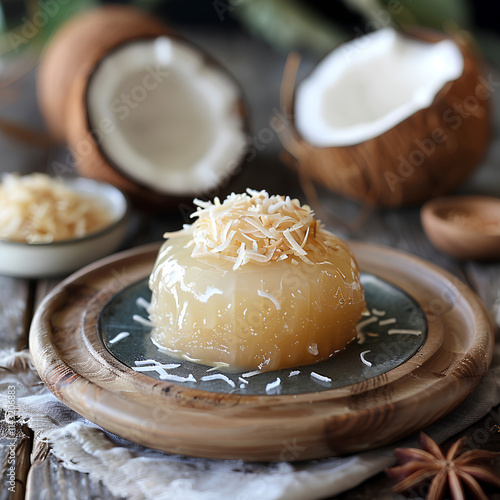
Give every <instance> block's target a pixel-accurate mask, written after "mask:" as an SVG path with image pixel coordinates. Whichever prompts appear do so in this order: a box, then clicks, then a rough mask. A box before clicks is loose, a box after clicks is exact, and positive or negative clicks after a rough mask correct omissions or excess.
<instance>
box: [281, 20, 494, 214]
mask: <svg viewBox="0 0 500 500" xmlns="http://www.w3.org/2000/svg"><path fill="white" fill-rule="evenodd" d="M406 36H408V37H412V38H415V39H417V40H422V41H427V42H431V43H435V42H438V41H440V40H443V39H446V38H448V37H446V36H445V35H444V34H441V33H437V32H434V31H428V30H423V29H419V30H417V31H412V32H410V33H407V34H406ZM452 39H453V41H454V42H455V43H457V45H458V47H459V48H460V51H461V52H462V55H463V57H464V71H463V74H462V75H461V76H460V77H459V78H458V79H457V80H454V81H452V82H448V83H446V84H445V86H444V87H443V88H442V89H441V90H440V91H439V93H438V94H437V95H436V97H435V99H434V101H433V103H432V105H431V106H430V107H429V108H426V109H421V110H419V111H417V112H416V113H415V114H413V115H412V116H410V117H409V118H407V119H405V120H404V121H402V122H400V123H399V124H398V125H396V126H395V127H393V128H391V129H390V130H387V131H386V132H384V133H383V134H381V135H379V136H377V137H374V138H372V139H369V140H367V141H365V142H362V143H360V144H355V145H352V146H339V147H326V148H321V147H315V146H312V145H311V144H308V143H307V142H306V141H305V140H304V139H303V138H301V137H300V135H299V133H298V132H297V131H296V129H295V127H294V123H293V118H292V120H291V121H290V122H289V123H288V126H287V127H285V128H283V129H281V130H279V131H277V132H278V134H279V136H280V139H281V142H282V144H283V146H284V147H285V148H286V149H287V150H288V152H289V153H290V154H291V155H292V156H293V157H294V158H295V159H296V160H297V168H298V169H299V170H300V173H301V175H302V176H305V177H306V178H309V179H311V180H313V181H315V182H317V183H319V184H321V185H324V186H325V187H327V188H328V189H330V190H332V191H334V192H336V193H340V194H342V195H345V196H347V197H349V198H353V199H355V200H358V201H361V202H364V203H367V204H370V205H375V206H382V207H399V206H403V205H418V204H420V203H422V202H423V201H425V200H428V199H430V198H433V197H436V196H440V195H443V194H445V193H448V192H450V191H452V190H453V189H455V188H456V187H457V186H458V185H459V184H461V183H462V182H463V181H464V180H465V179H466V178H467V177H468V176H469V174H470V173H471V172H472V171H473V170H474V169H475V168H476V167H477V166H478V164H479V162H480V160H481V159H482V157H483V155H484V152H485V150H486V148H487V146H488V143H489V141H490V138H491V120H490V95H489V94H491V91H492V89H489V91H488V88H487V80H486V79H484V78H483V77H482V76H481V64H480V59H479V57H478V56H477V55H476V54H475V53H474V52H473V50H471V48H470V47H469V46H468V44H467V43H466V42H465V41H464V40H463V39H462V38H459V37H454V38H452ZM284 101H285V102H284V103H283V104H284V107H285V109H292V110H293V102H294V94H291V97H289V98H288V101H287V98H286V97H285V98H284ZM292 116H293V114H292Z"/></svg>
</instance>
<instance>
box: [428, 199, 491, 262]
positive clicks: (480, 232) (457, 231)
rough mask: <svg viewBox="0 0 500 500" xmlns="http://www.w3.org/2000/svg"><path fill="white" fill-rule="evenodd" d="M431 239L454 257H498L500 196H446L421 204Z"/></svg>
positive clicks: (487, 258)
mask: <svg viewBox="0 0 500 500" xmlns="http://www.w3.org/2000/svg"><path fill="white" fill-rule="evenodd" d="M421 218H422V225H423V226H424V230H425V232H426V234H427V236H428V237H429V239H430V240H431V242H432V243H433V244H434V245H435V246H436V247H437V248H439V249H440V250H442V251H443V252H446V253H447V254H449V255H451V256H453V257H455V258H457V259H477V260H500V199H499V198H493V197H489V196H449V197H444V198H437V199H434V200H432V201H429V202H428V203H426V204H425V205H424V206H423V207H422V212H421Z"/></svg>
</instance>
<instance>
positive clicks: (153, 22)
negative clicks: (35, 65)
mask: <svg viewBox="0 0 500 500" xmlns="http://www.w3.org/2000/svg"><path fill="white" fill-rule="evenodd" d="M169 34H171V30H170V29H169V28H168V27H167V26H165V25H164V24H163V23H162V22H160V21H159V20H157V19H155V18H154V17H152V16H150V15H149V14H146V13H145V12H143V11H141V10H138V9H135V8H133V7H128V6H124V5H108V6H104V7H100V8H97V9H94V10H90V11H89V12H86V13H84V14H79V15H77V16H75V17H74V18H72V19H71V20H70V21H68V22H67V23H66V24H64V26H63V27H62V28H61V29H60V30H59V31H58V32H57V33H56V34H55V36H54V38H53V39H52V40H51V41H50V43H49V45H48V46H47V48H46V49H45V52H44V53H43V55H42V59H41V62H40V68H39V70H38V76H37V94H38V102H39V106H40V109H41V111H42V114H43V116H44V118H45V121H46V124H47V127H48V128H49V130H50V132H51V133H52V135H53V136H54V137H55V138H56V139H58V140H60V141H62V140H64V139H65V138H66V124H67V116H66V115H67V113H66V109H67V105H68V98H69V94H70V89H71V86H72V84H73V82H74V80H75V79H76V78H85V75H86V76H88V75H89V74H90V73H91V71H92V69H93V68H94V66H95V64H96V63H97V62H98V61H99V60H100V59H101V57H102V55H103V54H104V53H106V52H108V51H109V50H111V49H112V48H113V47H116V46H117V45H119V44H120V43H123V42H125V41H127V40H130V39H132V38H140V37H148V36H161V35H169Z"/></svg>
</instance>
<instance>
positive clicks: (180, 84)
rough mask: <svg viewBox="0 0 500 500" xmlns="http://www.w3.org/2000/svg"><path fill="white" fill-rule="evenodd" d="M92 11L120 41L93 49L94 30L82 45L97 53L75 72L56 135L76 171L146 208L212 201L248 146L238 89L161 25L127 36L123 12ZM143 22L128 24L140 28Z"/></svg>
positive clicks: (227, 76) (102, 36)
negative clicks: (203, 199) (202, 199)
mask: <svg viewBox="0 0 500 500" xmlns="http://www.w3.org/2000/svg"><path fill="white" fill-rule="evenodd" d="M126 11H127V12H128V13H131V12H132V10H131V9H128V8H127V9H126ZM98 12H100V13H101V15H100V17H99V19H101V21H102V18H105V19H106V23H104V22H101V29H105V28H104V27H105V26H107V28H108V29H109V30H110V31H114V32H121V35H120V36H115V37H114V40H115V42H114V43H113V44H110V43H108V42H103V43H101V39H104V40H105V38H106V33H105V32H104V33H103V32H102V31H99V35H98V36H97V37H96V39H95V40H94V42H92V41H90V40H87V39H85V43H87V44H89V43H95V44H96V45H97V48H96V47H94V48H92V49H89V51H90V52H91V53H92V57H88V58H87V59H86V60H85V63H84V64H82V68H81V69H80V70H79V71H77V72H75V73H73V80H72V82H71V89H70V91H69V94H68V97H67V99H65V120H64V135H65V137H66V139H67V141H68V143H69V146H70V149H71V152H72V153H73V156H74V157H75V160H76V165H77V170H78V172H79V173H80V174H81V175H83V176H86V177H91V178H94V179H98V180H102V181H107V182H110V183H112V184H114V185H115V186H117V187H119V188H121V189H123V190H124V191H125V192H127V193H128V194H129V195H130V196H131V198H132V200H133V201H135V202H136V204H138V205H140V206H142V207H144V208H146V207H147V206H153V207H155V208H159V207H161V206H163V207H165V208H169V207H174V206H176V205H177V204H178V203H180V202H181V201H183V200H187V199H191V198H192V197H193V196H199V197H200V196H213V194H214V193H215V191H217V189H218V188H219V187H220V186H222V185H226V184H227V182H228V178H230V177H232V176H233V175H234V174H235V173H236V172H237V171H239V167H240V165H241V164H242V161H243V156H244V152H245V149H246V137H247V130H248V123H247V115H246V109H245V107H244V106H243V98H242V91H241V88H240V86H239V85H238V83H237V82H236V80H235V79H234V78H233V77H232V76H231V75H230V74H229V73H228V72H227V71H226V70H225V69H224V68H223V67H222V66H221V65H220V64H218V63H217V62H216V61H214V60H213V59H212V58H211V57H210V56H209V55H208V54H206V53H205V52H204V51H203V50H202V49H200V48H198V47H196V46H194V45H193V44H192V43H190V42H189V41H187V40H185V39H183V38H181V37H179V36H177V35H175V34H173V33H172V32H170V31H169V30H168V29H167V28H166V27H163V29H162V31H161V33H158V31H159V30H157V27H154V28H153V30H152V33H151V34H148V33H147V31H148V29H149V28H147V29H146V28H145V29H143V30H142V32H141V30H140V29H138V28H137V29H131V30H130V34H129V35H128V34H127V33H128V32H127V30H128V29H129V27H130V22H131V19H130V18H129V17H128V16H124V17H123V19H118V20H117V21H116V22H114V21H113V12H114V10H113V9H106V8H105V9H98ZM133 12H137V11H135V9H133ZM110 16H111V18H110V19H109V17H110ZM141 16H144V14H141V15H140V16H137V17H136V20H135V22H136V23H138V24H141V23H143V17H141ZM148 19H150V18H149V17H148ZM122 21H123V22H122ZM146 24H147V25H148V24H149V23H148V22H146ZM73 26H74V29H76V27H78V29H79V30H80V29H81V24H78V23H76V24H75V25H73ZM75 26H76V27H75ZM79 26H80V27H79ZM138 32H140V34H139V35H137V33H138ZM70 35H71V32H70ZM67 36H68V37H69V35H67ZM99 47H100V48H99ZM60 71H64V68H60Z"/></svg>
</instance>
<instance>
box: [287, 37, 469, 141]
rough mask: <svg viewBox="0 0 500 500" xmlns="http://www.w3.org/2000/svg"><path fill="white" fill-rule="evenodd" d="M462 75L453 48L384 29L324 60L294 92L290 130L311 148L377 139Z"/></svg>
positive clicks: (446, 42)
mask: <svg viewBox="0 0 500 500" xmlns="http://www.w3.org/2000/svg"><path fill="white" fill-rule="evenodd" d="M463 71H464V59H463V55H462V53H461V51H460V49H459V47H458V46H457V45H456V43H454V42H453V41H451V40H443V41H440V42H437V43H427V42H421V41H417V40H414V39H409V38H407V37H404V36H402V35H401V34H399V33H397V32H396V31H395V30H393V29H392V28H385V29H382V30H380V31H376V32H374V33H371V34H369V35H366V36H364V37H361V38H358V39H355V40H352V41H351V42H348V43H346V44H344V45H342V46H341V47H339V48H338V49H337V50H334V51H333V52H331V53H330V54H329V55H328V56H327V57H325V58H324V59H323V60H322V61H321V62H320V63H319V64H318V66H316V68H315V69H314V70H313V71H312V73H311V74H310V75H309V76H308V77H307V78H306V79H305V80H304V81H303V82H302V83H301V84H300V85H299V86H298V88H297V91H296V97H295V103H294V104H295V126H296V128H297V131H298V132H299V134H300V135H301V136H302V137H303V138H304V139H305V140H306V141H307V142H308V143H309V144H311V145H313V146H317V147H333V146H351V145H354V144H359V143H362V142H364V141H367V140H369V139H372V138H374V137H377V136H379V135H381V134H383V133H384V132H386V131H387V130H389V129H391V128H393V127H395V126H396V125H397V124H399V123H400V122H402V121H403V120H405V119H406V118H408V117H410V116H412V115H413V114H414V113H416V112H417V111H419V110H421V109H425V108H428V107H429V106H431V104H432V102H433V101H434V98H435V97H436V94H437V93H438V92H439V91H440V90H441V89H442V88H443V86H444V85H445V84H446V83H447V82H450V81H453V80H456V79H457V78H459V77H460V76H461V75H462V74H463Z"/></svg>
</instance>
